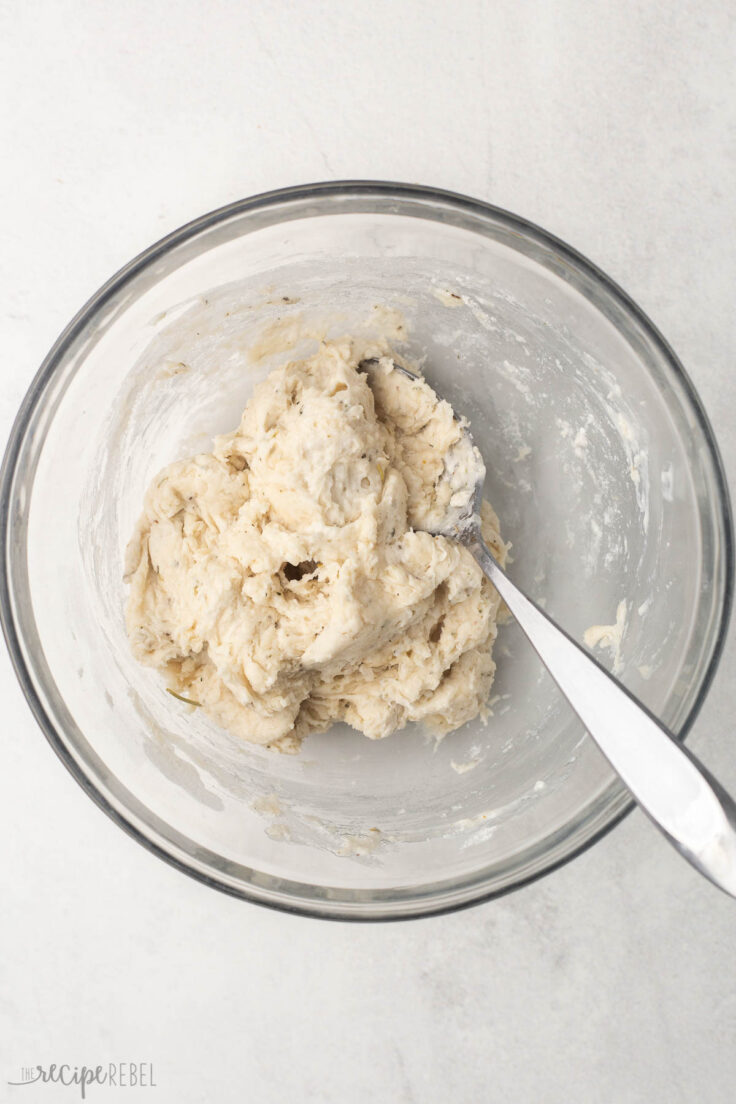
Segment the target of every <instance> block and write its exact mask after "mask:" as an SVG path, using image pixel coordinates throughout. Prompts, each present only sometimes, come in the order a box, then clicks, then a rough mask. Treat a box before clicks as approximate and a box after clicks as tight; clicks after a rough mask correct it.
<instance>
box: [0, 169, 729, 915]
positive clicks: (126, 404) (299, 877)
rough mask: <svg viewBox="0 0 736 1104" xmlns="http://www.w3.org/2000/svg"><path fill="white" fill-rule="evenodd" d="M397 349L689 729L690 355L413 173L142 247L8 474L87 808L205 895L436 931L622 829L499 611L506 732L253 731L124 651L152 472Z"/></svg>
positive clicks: (697, 571) (600, 763)
mask: <svg viewBox="0 0 736 1104" xmlns="http://www.w3.org/2000/svg"><path fill="white" fill-rule="evenodd" d="M387 329H393V332H394V333H395V335H396V336H397V340H399V341H400V342H401V345H400V348H401V349H402V350H403V351H405V352H408V353H409V354H410V355H412V356H414V357H418V358H423V362H424V365H425V370H426V375H427V377H428V379H429V380H430V382H432V383H433V384H434V385H435V386H436V387H437V389H438V390H439V391H440V392H441V393H442V394H443V395H445V396H447V397H448V398H449V399H450V401H451V402H452V403H453V404H454V405H455V408H456V409H457V410H458V411H460V412H462V413H464V414H466V415H468V416H469V418H470V419H471V422H472V429H473V434H474V437H475V441H476V443H477V444H478V446H479V447H480V449H481V451H482V453H483V455H484V458H485V461H486V465H487V468H488V480H487V487H486V494H487V497H488V498H490V500H491V502H492V503H493V505H494V507H495V509H496V511H497V512H498V514H499V516H500V519H501V525H502V531H503V535H504V537H505V538H506V539H507V540H510V541H511V542H512V545H513V549H512V556H513V562H512V564H511V573H512V575H513V577H514V578H515V580H516V581H517V582H518V583H520V584H521V585H522V586H524V587H525V588H526V589H527V590H528V592H529V593H530V594H531V595H532V596H533V597H535V598H536V599H537V600H538V601H541V602H542V603H544V604H546V608H547V609H548V611H549V612H550V613H551V614H553V615H554V617H555V618H556V619H557V620H558V621H559V622H560V623H561V624H562V625H563V626H564V627H565V628H566V629H567V630H568V631H570V632H571V633H572V634H573V635H574V636H576V637H577V638H582V636H583V634H584V632H585V630H586V629H587V628H589V627H590V626H593V625H603V626H605V625H608V626H611V625H615V624H616V621H617V616H618V628H617V629H614V630H610V629H609V631H608V632H607V633H603V634H601V632H598V633H597V634H596V633H594V634H593V636H594V637H595V636H596V635H597V636H598V637H601V636H602V640H601V646H599V649H598V654H599V655H600V656H601V658H603V659H604V660H605V661H606V662H608V663H609V665H612V666H613V667H614V669H615V670H616V672H617V673H618V674H619V677H620V678H621V679H622V681H623V682H624V683H625V684H626V686H628V687H629V689H630V690H632V691H633V692H634V693H635V694H636V695H637V696H638V697H639V698H641V699H642V700H643V701H644V702H646V704H647V705H648V706H649V707H650V708H651V709H653V710H654V711H655V712H656V713H657V714H658V715H659V716H660V717H661V718H662V719H663V721H664V722H665V723H666V724H667V725H669V726H670V728H671V729H673V730H674V731H675V732H678V733H679V734H680V735H684V734H685V732H686V731H687V728H688V726H689V725H690V723H691V722H692V720H693V718H694V716H695V714H696V712H697V709H698V707H699V705H700V703H701V702H702V700H703V697H704V694H705V692H706V690H707V687H708V684H709V682H710V679H711V676H712V674H713V671H714V668H715V665H716V662H717V659H718V656H719V653H720V650H721V647H722V643H723V636H724V629H725V625H726V622H727V617H728V611H729V606H730V597H731V586H732V571H733V565H732V540H731V523H730V512H729V505H728V495H727V490H726V484H725V480H724V476H723V471H722V467H721V463H720V459H719V456H718V451H717V448H716V444H715V442H714V439H713V434H712V432H711V429H710V427H709V425H708V421H707V418H706V416H705V414H704V412H703V409H702V406H701V404H700V402H699V400H698V397H697V395H696V393H695V391H694V389H693V387H692V385H691V383H690V382H689V380H688V378H687V376H686V375H685V373H684V371H683V369H682V367H681V365H680V364H679V363H678V361H677V359H676V358H675V356H674V354H673V353H672V351H671V350H670V349H669V348H668V346H667V345H666V344H665V342H664V341H663V339H662V338H661V336H660V335H659V334H658V333H657V331H656V330H655V329H654V327H653V326H652V324H651V323H650V322H649V321H648V319H647V318H646V317H645V316H644V315H643V314H642V312H641V311H640V310H639V309H638V308H637V307H636V306H635V305H634V304H633V303H632V302H631V300H629V299H628V298H627V297H626V296H625V295H624V294H623V293H622V292H621V291H620V290H619V289H618V288H617V287H616V286H615V285H614V284H613V283H612V282H611V281H610V280H609V279H608V278H607V277H606V276H604V275H603V274H602V273H601V272H599V271H598V270H597V269H596V268H595V267H594V266H593V265H591V264H590V263H589V262H588V261H586V260H585V259H584V258H582V257H581V256H580V255H579V254H577V253H576V252H574V251H573V250H572V249H570V248H569V247H568V246H566V245H564V244H563V243H562V242H560V241H557V240H556V239H555V238H553V237H551V236H550V235H549V234H546V233H545V232H544V231H542V230H540V229H538V228H537V227H535V226H532V225H530V224H529V223H527V222H525V221H524V220H522V219H519V218H517V217H516V216H514V215H511V214H508V213H507V212H505V211H501V210H498V209H496V208H493V207H490V206H488V205H486V204H483V203H479V202H477V201H475V200H471V199H468V198H465V197H462V196H457V195H453V194H449V193H445V192H439V191H436V190H432V189H428V188H420V187H413V186H406V185H398V184H381V183H371V182H355V183H338V184H319V185H311V186H308V187H303V188H293V189H287V190H285V191H280V192H272V193H269V194H267V195H262V196H257V197H255V198H253V199H248V200H244V201H243V202H240V203H235V204H232V205H231V206H229V207H226V208H223V209H222V210H219V211H215V212H214V213H212V214H209V215H206V216H204V217H203V218H201V219H198V220H196V221H195V222H192V223H190V224H189V225H188V226H185V227H184V228H183V229H181V230H178V231H176V232H175V233H173V234H171V235H169V237H167V238H165V239H164V240H163V241H161V242H159V243H158V244H156V245H154V246H152V247H151V248H150V249H148V250H147V251H146V252H145V253H143V254H142V255H141V256H140V257H138V258H137V259H136V260H134V261H132V262H131V263H130V264H129V265H128V266H127V267H126V268H124V269H123V270H122V271H121V272H119V273H118V274H117V275H116V276H115V277H113V279H112V280H110V282H109V283H108V284H106V285H105V286H104V287H103V288H102V289H101V290H100V291H99V292H98V293H97V294H96V295H95V296H94V297H93V298H92V299H91V300H90V302H89V303H88V304H87V305H86V306H85V307H84V308H83V310H82V311H81V312H80V314H79V315H78V316H77V317H76V318H75V319H74V320H73V322H71V324H70V325H69V327H68V328H67V330H66V331H65V332H64V333H63V334H62V336H61V337H60V338H59V340H58V342H57V343H56V345H55V346H54V348H53V349H52V351H51V352H50V353H49V355H48V357H47V359H46V360H45V362H44V364H43V366H42V367H41V369H40V371H39V373H38V376H37V377H36V379H35V381H34V383H33V385H32V386H31V389H30V391H29V393H28V395H27V397H26V399H25V401H24V403H23V406H22V408H21V411H20V413H19V416H18V419H17V422H16V424H15V427H14V430H13V432H12V436H11V439H10V443H9V445H8V449H7V453H6V456H5V462H4V467H3V474H2V489H1V494H2V499H1V506H2V515H1V523H2V537H3V549H4V556H5V570H4V572H3V573H2V583H1V590H0V598H1V603H2V606H1V608H2V620H3V626H4V630H5V634H6V638H7V641H8V644H9V647H10V652H11V655H12V658H13V661H14V664H15V667H16V670H17V672H18V676H19V678H20V681H21V683H22V686H23V689H24V691H25V694H26V696H27V698H28V701H29V703H30V705H31V708H32V710H33V712H34V714H35V716H36V718H37V719H38V721H39V723H40V725H41V727H42V728H43V730H44V732H45V733H46V735H47V736H48V738H49V740H50V742H51V744H52V746H53V747H54V749H55V750H56V752H57V753H58V754H59V756H60V757H61V759H62V760H63V761H64V763H65V764H66V765H67V767H68V768H69V769H70V770H71V772H72V773H73V774H74V776H75V777H76V778H77V779H78V781H79V782H80V783H81V785H82V786H83V787H84V789H85V790H86V791H87V792H88V793H89V794H90V796H92V797H93V798H94V799H95V800H96V801H97V802H98V804H99V805H100V806H101V807H102V808H103V809H104V810H105V811H106V812H107V813H108V814H109V815H110V816H111V817H112V818H113V819H114V820H115V821H117V823H118V824H120V825H121V826H122V827H123V828H125V829H126V830H127V831H128V832H130V834H131V835H133V836H134V837H135V838H136V839H138V840H139V841H140V842H142V843H144V844H145V845H146V846H147V847H149V848H150V849H151V850H152V851H154V852H155V853H156V854H158V855H160V856H161V857H162V858H165V859H167V860H168V861H169V862H171V863H173V864H174V865H175V866H177V867H179V868H180V869H182V870H184V871H186V872H187V873H189V874H192V875H194V876H195V877H198V878H200V879H201V880H202V881H205V882H206V883H208V884H209V885H212V886H216V887H218V888H220V889H222V890H225V891H227V892H230V893H233V894H236V895H238V896H241V897H244V898H247V899H249V900H252V901H257V902H260V903H262V904H266V905H272V906H276V907H279V908H283V909H287V910H291V911H294V912H301V913H306V914H311V915H315V916H320V917H337V918H342V919H388V918H400V917H410V916H418V915H423V914H427V913H432V912H439V911H442V910H444V909H450V908H454V907H458V906H461V905H465V904H469V903H471V902H474V901H478V900H481V899H484V898H487V897H490V896H492V895H494V894H498V893H502V892H505V891H508V890H510V889H513V888H515V887H517V886H519V885H521V884H522V883H524V882H526V881H528V880H529V879H531V878H534V877H536V876H538V875H540V874H542V873H544V872H546V871H549V870H550V869H551V868H552V867H554V866H555V865H557V864H559V863H560V862H562V861H563V860H565V859H567V858H569V857H570V856H571V855H574V854H575V853H576V852H578V851H580V849H581V848H583V847H585V846H586V845H587V844H589V843H591V841H593V840H595V839H597V838H598V837H599V836H600V835H601V833H602V832H604V831H605V830H606V829H607V828H609V827H610V826H611V825H612V824H614V823H615V822H616V821H617V820H618V819H620V817H621V816H622V815H623V814H624V813H625V812H626V811H627V810H628V809H629V807H630V800H629V798H628V796H627V793H626V792H625V790H624V789H623V788H622V786H621V785H620V783H619V782H618V781H617V779H616V777H615V776H614V774H613V773H612V772H611V769H610V767H609V766H608V764H607V763H606V761H605V760H604V759H603V757H602V755H601V754H600V753H599V752H598V750H597V748H596V747H595V745H594V744H593V742H592V740H590V739H589V738H588V737H587V736H586V734H585V732H584V731H583V730H582V727H581V725H580V723H579V722H578V721H577V719H576V718H575V717H574V715H573V714H572V712H571V710H570V709H569V707H568V706H567V705H566V703H565V702H564V701H563V700H562V699H561V696H560V694H559V693H558V691H557V690H556V688H555V686H554V685H553V683H552V682H551V680H550V678H549V677H548V676H547V675H546V673H545V672H544V671H543V670H542V669H541V667H540V664H539V662H538V661H537V660H536V658H535V656H534V655H533V653H532V651H531V648H530V647H529V646H528V645H527V644H526V642H525V641H524V639H523V637H522V636H521V634H520V633H519V631H518V629H517V628H516V627H515V626H514V625H513V623H510V624H507V625H506V626H504V627H503V628H501V630H500V633H499V638H498V641H497V644H496V653H495V654H496V658H497V662H498V673H497V679H496V683H495V687H494V696H493V700H492V702H491V708H492V715H491V716H490V718H489V719H488V722H487V723H486V724H484V723H482V722H481V721H480V720H478V721H475V722H473V723H471V724H468V725H466V726H465V727H464V728H462V729H460V730H458V731H457V732H455V733H452V734H451V735H449V736H447V737H446V738H445V739H444V740H443V741H441V742H439V743H437V742H435V741H433V740H432V739H431V738H429V737H428V736H427V734H426V733H424V732H423V731H421V730H419V729H407V730H405V731H403V732H401V733H398V734H396V735H394V736H393V737H391V738H389V739H386V740H382V741H375V742H373V741H369V740H367V739H365V738H364V737H363V736H361V735H359V734H358V733H356V732H353V731H351V730H349V729H347V728H344V727H340V726H336V727H335V728H333V729H332V730H331V731H330V732H329V733H326V734H325V735H322V736H313V737H310V738H309V739H308V740H307V741H306V743H305V744H304V747H303V749H302V751H301V754H299V755H297V756H285V755H278V754H275V753H272V752H269V751H267V750H265V749H262V748H259V747H256V746H253V745H249V744H246V743H243V742H242V741H238V740H237V739H235V738H234V737H232V736H230V735H228V734H227V733H225V732H223V731H222V730H220V729H218V728H217V727H216V726H215V725H214V724H213V723H211V722H209V721H208V720H207V718H206V717H204V716H202V715H200V714H198V712H197V711H196V710H190V709H189V708H188V707H187V706H185V705H183V704H182V703H180V702H178V701H175V700H174V699H172V698H171V696H170V695H167V694H166V693H165V692H164V686H163V683H162V680H161V678H160V676H158V675H157V673H155V672H153V671H151V670H149V669H145V668H143V667H141V666H139V665H138V664H137V663H136V662H135V661H134V660H133V658H132V656H131V654H130V651H129V647H128V643H127V639H126V635H125V630H124V625H123V605H124V601H125V587H124V584H123V557H124V549H125V544H126V541H127V539H128V537H129V536H130V534H131V532H132V529H133V525H134V522H135V519H136V516H137V514H138V513H139V510H140V508H141V503H142V499H143V493H144V490H145V487H146V485H147V484H148V482H149V480H150V479H151V477H152V476H153V475H154V474H155V473H156V472H157V471H158V470H159V469H160V468H161V467H162V466H164V465H165V464H167V463H169V462H170V461H172V460H174V459H177V458H179V457H183V456H186V455H189V454H191V453H192V452H195V451H199V450H202V449H206V448H207V447H208V446H209V442H210V440H211V438H212V436H213V435H214V434H216V433H220V432H224V431H227V430H230V429H231V428H233V427H234V426H235V425H236V423H237V421H238V419H239V416H240V412H241V410H242V407H243V406H244V404H245V402H246V401H247V399H248V397H249V394H250V392H251V390H252V388H253V385H254V383H255V382H256V381H257V380H258V379H261V378H263V376H264V375H265V374H266V373H267V372H268V371H269V370H270V368H271V367H273V365H274V364H276V363H279V362H280V361H281V360H283V359H284V358H286V357H293V356H295V355H300V354H301V353H303V352H309V351H311V350H313V349H314V347H315V341H316V340H317V338H318V337H319V336H325V335H330V336H340V335H343V334H346V333H350V332H353V331H359V332H360V333H362V334H370V333H371V332H376V333H380V332H385V331H386V330H387Z"/></svg>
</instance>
